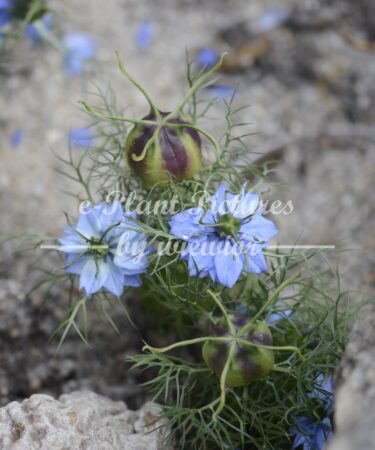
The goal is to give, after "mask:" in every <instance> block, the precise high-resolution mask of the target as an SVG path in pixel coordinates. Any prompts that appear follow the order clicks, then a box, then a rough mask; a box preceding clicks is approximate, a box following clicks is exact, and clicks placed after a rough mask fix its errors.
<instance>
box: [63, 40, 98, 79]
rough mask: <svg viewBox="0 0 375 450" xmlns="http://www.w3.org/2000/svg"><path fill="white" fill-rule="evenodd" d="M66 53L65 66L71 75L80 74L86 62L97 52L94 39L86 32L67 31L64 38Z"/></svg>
mask: <svg viewBox="0 0 375 450" xmlns="http://www.w3.org/2000/svg"><path fill="white" fill-rule="evenodd" d="M62 43H63V46H64V47H65V50H66V54H65V56H64V67H65V70H66V72H67V73H69V74H70V75H79V74H81V73H82V72H83V70H84V68H85V62H86V61H88V60H90V59H92V58H93V57H94V55H95V52H96V43H95V41H94V39H93V38H92V37H91V36H90V35H88V34H86V33H79V32H73V33H67V34H65V36H64V37H63V40H62Z"/></svg>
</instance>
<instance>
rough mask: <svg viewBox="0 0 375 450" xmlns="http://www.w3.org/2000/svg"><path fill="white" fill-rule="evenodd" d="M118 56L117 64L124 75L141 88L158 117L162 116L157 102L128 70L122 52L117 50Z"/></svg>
mask: <svg viewBox="0 0 375 450" xmlns="http://www.w3.org/2000/svg"><path fill="white" fill-rule="evenodd" d="M116 58H117V64H118V66H119V68H120V71H121V73H122V74H123V75H125V77H126V78H127V79H128V80H129V81H130V82H131V83H132V84H133V85H134V86H135V87H136V88H137V89H139V90H140V91H141V92H142V94H143V96H144V97H145V99H146V100H147V102H148V104H149V106H150V108H151V110H152V112H153V113H154V114H155V116H156V118H157V119H160V118H161V115H160V112H159V110H158V108H157V107H156V106H155V104H154V103H153V101H152V100H151V98H150V96H149V95H148V93H147V91H146V90H145V88H144V87H143V86H141V85H140V84H139V83H138V81H137V80H135V79H134V78H133V77H132V76H131V75H130V73H129V72H128V71H127V70H126V68H125V66H124V64H123V62H122V61H121V58H120V54H119V52H116Z"/></svg>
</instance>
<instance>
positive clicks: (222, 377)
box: [214, 342, 236, 417]
mask: <svg viewBox="0 0 375 450" xmlns="http://www.w3.org/2000/svg"><path fill="white" fill-rule="evenodd" d="M235 348H236V343H235V342H232V343H231V344H230V347H229V351H228V358H227V360H226V362H225V366H224V368H223V371H222V372H221V375H220V402H219V405H218V407H217V409H216V411H215V412H214V417H217V416H218V415H219V414H220V413H221V411H222V410H223V408H224V406H225V396H226V392H225V383H226V381H227V375H228V371H229V366H230V364H231V362H232V359H233V355H234V351H235Z"/></svg>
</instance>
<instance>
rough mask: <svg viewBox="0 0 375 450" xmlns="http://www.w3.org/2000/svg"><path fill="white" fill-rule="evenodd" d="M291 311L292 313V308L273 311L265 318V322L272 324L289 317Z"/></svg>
mask: <svg viewBox="0 0 375 450" xmlns="http://www.w3.org/2000/svg"><path fill="white" fill-rule="evenodd" d="M292 313H293V310H292V309H284V310H282V311H275V312H273V313H272V314H270V315H269V317H268V319H267V323H268V324H269V325H274V324H275V323H276V322H278V321H279V320H281V319H285V318H287V317H289V316H290V315H291V314H292Z"/></svg>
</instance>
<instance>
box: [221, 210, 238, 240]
mask: <svg viewBox="0 0 375 450" xmlns="http://www.w3.org/2000/svg"><path fill="white" fill-rule="evenodd" d="M217 225H218V229H219V233H220V237H227V236H235V235H236V234H237V233H238V231H239V230H240V228H241V220H240V219H237V218H236V217H233V216H232V215H231V214H224V215H223V216H221V217H220V219H219V221H218V224H217Z"/></svg>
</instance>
